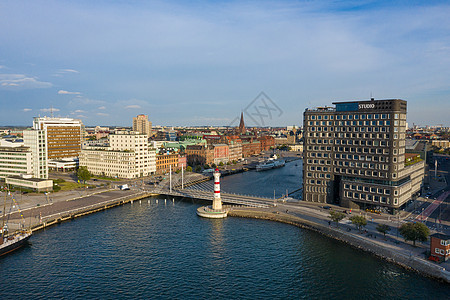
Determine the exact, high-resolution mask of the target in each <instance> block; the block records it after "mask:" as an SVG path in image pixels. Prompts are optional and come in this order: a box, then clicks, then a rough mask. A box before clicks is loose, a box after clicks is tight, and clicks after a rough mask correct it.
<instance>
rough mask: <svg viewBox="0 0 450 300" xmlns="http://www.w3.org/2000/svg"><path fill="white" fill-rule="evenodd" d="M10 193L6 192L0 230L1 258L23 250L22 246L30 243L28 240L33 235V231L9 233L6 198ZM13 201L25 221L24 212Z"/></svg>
mask: <svg viewBox="0 0 450 300" xmlns="http://www.w3.org/2000/svg"><path fill="white" fill-rule="evenodd" d="M8 194H9V192H5V203H4V206H3V218H2V224H1V225H2V227H1V228H0V256H2V255H5V254H8V253H10V252H12V251H14V250H17V249H19V248H21V247H22V246H24V245H26V244H27V243H28V239H29V238H30V237H31V235H32V231H31V230H30V229H28V230H19V231H16V232H14V233H9V231H8V226H7V225H6V223H5V218H6V197H7V195H8ZM12 200H13V201H14V202H15V204H16V205H17V209H18V210H19V213H20V216H21V217H22V220H23V221H24V219H23V215H22V212H21V211H20V208H19V206H18V204H17V202H16V200H15V199H14V198H12Z"/></svg>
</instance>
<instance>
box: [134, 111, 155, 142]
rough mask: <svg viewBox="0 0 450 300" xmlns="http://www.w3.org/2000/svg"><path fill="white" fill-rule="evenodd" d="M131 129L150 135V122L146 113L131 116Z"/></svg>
mask: <svg viewBox="0 0 450 300" xmlns="http://www.w3.org/2000/svg"><path fill="white" fill-rule="evenodd" d="M133 131H137V132H139V133H141V134H146V135H147V136H149V137H150V136H152V122H150V121H149V120H148V115H138V116H137V117H134V118H133Z"/></svg>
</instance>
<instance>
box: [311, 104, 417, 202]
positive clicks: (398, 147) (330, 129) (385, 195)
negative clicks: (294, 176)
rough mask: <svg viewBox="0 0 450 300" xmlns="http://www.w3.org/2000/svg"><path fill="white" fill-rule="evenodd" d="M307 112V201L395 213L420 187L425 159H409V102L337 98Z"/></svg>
mask: <svg viewBox="0 0 450 300" xmlns="http://www.w3.org/2000/svg"><path fill="white" fill-rule="evenodd" d="M333 104H334V105H335V106H334V107H327V106H325V107H317V108H313V109H306V110H305V112H304V150H303V157H304V162H303V187H304V189H303V199H304V200H305V201H312V202H321V203H335V204H340V205H341V206H343V207H348V208H370V209H379V210H388V211H393V210H394V209H398V208H400V207H401V206H403V205H404V204H405V203H406V202H407V201H408V200H410V199H411V197H412V196H413V195H414V194H416V193H418V192H419V191H420V188H421V185H422V180H423V176H424V166H425V163H424V161H423V160H420V158H418V159H414V160H413V161H411V160H408V161H406V160H405V131H406V101H404V100H400V99H387V100H375V99H373V98H372V99H370V100H362V101H348V102H335V103H333Z"/></svg>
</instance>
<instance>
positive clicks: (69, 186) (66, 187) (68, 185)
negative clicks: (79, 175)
mask: <svg viewBox="0 0 450 300" xmlns="http://www.w3.org/2000/svg"><path fill="white" fill-rule="evenodd" d="M58 187H60V188H61V189H60V190H61V191H71V190H75V189H79V188H86V187H89V188H95V185H89V184H82V183H77V182H67V181H66V182H62V183H59V184H58Z"/></svg>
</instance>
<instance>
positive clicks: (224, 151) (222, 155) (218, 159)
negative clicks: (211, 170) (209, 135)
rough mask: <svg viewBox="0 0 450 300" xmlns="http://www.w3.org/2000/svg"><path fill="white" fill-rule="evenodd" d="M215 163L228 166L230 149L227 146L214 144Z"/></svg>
mask: <svg viewBox="0 0 450 300" xmlns="http://www.w3.org/2000/svg"><path fill="white" fill-rule="evenodd" d="M213 147H214V163H215V164H216V165H219V164H220V163H223V164H226V163H227V162H228V160H229V148H228V145H227V144H214V145H213Z"/></svg>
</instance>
